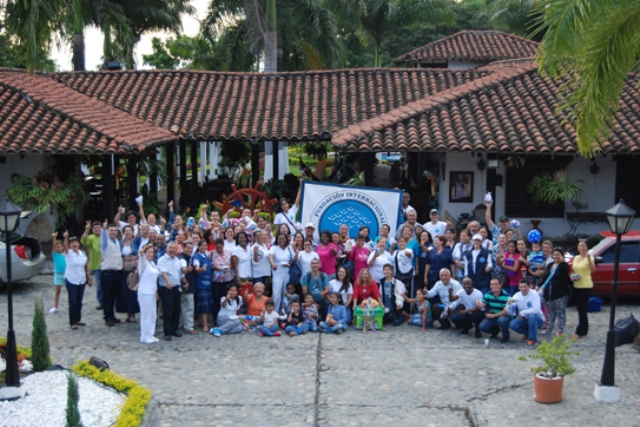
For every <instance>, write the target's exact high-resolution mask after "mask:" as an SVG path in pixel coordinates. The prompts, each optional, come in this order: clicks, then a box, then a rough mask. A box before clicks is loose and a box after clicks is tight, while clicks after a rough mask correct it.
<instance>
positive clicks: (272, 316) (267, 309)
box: [258, 299, 280, 337]
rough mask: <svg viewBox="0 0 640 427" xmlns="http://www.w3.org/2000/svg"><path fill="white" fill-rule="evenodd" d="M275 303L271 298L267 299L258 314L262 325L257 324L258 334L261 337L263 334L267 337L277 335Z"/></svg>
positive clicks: (278, 334)
mask: <svg viewBox="0 0 640 427" xmlns="http://www.w3.org/2000/svg"><path fill="white" fill-rule="evenodd" d="M275 306H276V305H275V304H274V302H273V300H272V299H268V300H267V302H266V303H265V305H264V311H263V312H262V315H261V316H260V321H261V322H262V325H260V326H258V330H259V331H260V332H259V334H260V336H261V337H264V336H265V335H266V336H268V337H279V336H280V332H278V313H276V311H275V310H274V309H275Z"/></svg>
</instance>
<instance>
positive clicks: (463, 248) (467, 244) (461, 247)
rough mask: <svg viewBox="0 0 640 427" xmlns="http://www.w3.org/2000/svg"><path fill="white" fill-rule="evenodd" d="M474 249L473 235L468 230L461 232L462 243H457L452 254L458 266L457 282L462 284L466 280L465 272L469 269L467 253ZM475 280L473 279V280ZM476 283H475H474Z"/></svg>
mask: <svg viewBox="0 0 640 427" xmlns="http://www.w3.org/2000/svg"><path fill="white" fill-rule="evenodd" d="M471 249H473V243H472V242H471V235H470V234H469V230H468V229H464V230H461V231H460V242H458V243H456V245H455V246H454V247H453V251H452V252H451V256H453V262H454V263H455V265H456V280H457V281H458V282H461V281H462V279H463V278H464V276H465V275H466V274H465V270H466V268H467V258H466V255H467V252H469V251H471ZM472 280H473V279H472ZM473 283H475V281H474V282H473Z"/></svg>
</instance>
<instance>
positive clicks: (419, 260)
mask: <svg viewBox="0 0 640 427" xmlns="http://www.w3.org/2000/svg"><path fill="white" fill-rule="evenodd" d="M416 236H417V241H418V254H417V255H416V268H417V272H416V280H417V281H418V282H419V283H416V286H415V287H416V288H429V286H428V282H427V281H424V278H425V277H426V275H425V272H426V271H427V262H428V260H429V252H431V251H432V250H433V243H431V233H429V232H428V231H426V230H423V231H421V232H420V233H417V234H416ZM429 289H430V288H429Z"/></svg>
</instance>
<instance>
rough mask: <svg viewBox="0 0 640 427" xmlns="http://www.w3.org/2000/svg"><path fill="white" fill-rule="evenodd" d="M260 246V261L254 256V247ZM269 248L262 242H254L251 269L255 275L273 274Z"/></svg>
mask: <svg viewBox="0 0 640 427" xmlns="http://www.w3.org/2000/svg"><path fill="white" fill-rule="evenodd" d="M256 246H257V247H258V262H256V261H255V260H254V258H253V254H254V252H253V251H254V249H253V248H254V247H256ZM269 253H270V252H269V249H267V247H266V246H265V245H262V244H260V243H254V244H253V246H251V270H252V272H253V277H264V276H271V264H270V263H269Z"/></svg>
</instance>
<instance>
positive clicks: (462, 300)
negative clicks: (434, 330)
mask: <svg viewBox="0 0 640 427" xmlns="http://www.w3.org/2000/svg"><path fill="white" fill-rule="evenodd" d="M456 295H457V296H458V297H459V298H458V299H457V300H455V301H454V302H452V303H451V306H450V307H449V308H450V309H451V310H455V308H456V307H458V306H459V305H460V304H462V305H464V308H465V309H466V310H469V309H472V308H474V307H475V306H476V300H480V301H482V298H483V296H484V295H482V292H480V291H479V290H478V289H475V288H474V289H473V292H471V295H467V292H466V291H465V290H464V289H460V290H459V291H458V292H456Z"/></svg>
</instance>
